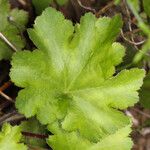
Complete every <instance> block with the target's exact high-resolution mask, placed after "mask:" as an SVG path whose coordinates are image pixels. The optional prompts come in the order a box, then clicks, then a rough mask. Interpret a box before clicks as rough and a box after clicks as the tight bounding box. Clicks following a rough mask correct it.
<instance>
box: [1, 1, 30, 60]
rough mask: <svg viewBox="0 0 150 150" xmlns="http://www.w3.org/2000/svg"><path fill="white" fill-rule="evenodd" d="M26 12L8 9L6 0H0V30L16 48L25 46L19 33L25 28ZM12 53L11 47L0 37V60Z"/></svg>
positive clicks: (19, 48) (8, 5) (7, 57)
mask: <svg viewBox="0 0 150 150" xmlns="http://www.w3.org/2000/svg"><path fill="white" fill-rule="evenodd" d="M27 18H28V16H27V13H26V12H25V11H23V10H18V9H12V10H11V9H10V4H9V1H8V0H0V22H1V24H0V32H1V33H2V34H3V35H4V36H5V38H7V40H8V41H9V42H10V43H11V44H13V45H14V46H15V47H16V48H17V49H18V50H21V49H22V48H24V46H25V41H24V39H22V37H21V33H22V32H23V31H24V30H25V25H26V23H27V20H28V19H27ZM11 55H12V50H11V48H10V47H9V46H8V45H7V44H6V43H5V42H4V41H3V40H2V39H0V60H1V59H9V58H10V57H11Z"/></svg>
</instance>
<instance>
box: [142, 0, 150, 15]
mask: <svg viewBox="0 0 150 150" xmlns="http://www.w3.org/2000/svg"><path fill="white" fill-rule="evenodd" d="M143 7H144V11H145V13H146V14H147V16H148V17H150V0H143Z"/></svg>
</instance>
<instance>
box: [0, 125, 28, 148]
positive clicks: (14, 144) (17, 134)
mask: <svg viewBox="0 0 150 150" xmlns="http://www.w3.org/2000/svg"><path fill="white" fill-rule="evenodd" d="M21 137H22V135H21V130H20V127H19V126H14V127H12V126H11V125H10V124H8V123H5V124H4V125H3V127H2V130H1V132H0V150H27V147H26V146H25V145H24V144H22V143H20V140H21Z"/></svg>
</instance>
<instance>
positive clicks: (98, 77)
mask: <svg viewBox="0 0 150 150" xmlns="http://www.w3.org/2000/svg"><path fill="white" fill-rule="evenodd" d="M121 26H122V22H121V17H120V16H119V15H117V16H115V17H113V18H112V19H110V18H107V17H103V18H99V19H97V18H95V16H94V15H93V14H91V13H87V14H85V16H83V17H82V18H81V20H80V24H76V25H75V27H74V26H73V25H72V22H70V21H68V20H66V19H65V18H64V16H63V15H62V14H61V13H60V12H57V11H56V10H54V9H52V8H47V9H46V10H45V11H44V12H43V14H42V15H41V16H40V17H38V18H37V19H36V21H35V25H34V29H30V30H29V36H30V38H31V39H32V41H33V42H34V44H35V45H36V46H37V48H38V49H37V50H35V51H33V52H29V51H24V52H17V53H16V54H14V55H13V59H12V68H11V73H10V76H11V79H12V81H13V82H14V83H15V84H16V85H17V86H19V87H22V88H24V89H23V90H21V91H20V92H19V94H18V97H17V100H16V107H17V108H18V110H19V112H20V113H23V114H24V115H25V116H26V117H32V116H35V115H36V117H37V118H38V120H39V121H40V122H41V123H42V124H48V127H49V130H50V131H51V132H52V133H53V134H54V135H53V136H52V137H50V140H48V143H49V144H50V146H52V148H53V149H54V150H60V149H71V150H76V149H87V148H88V147H89V146H92V147H91V149H93V150H95V149H99V150H105V149H106V150H108V148H107V147H106V148H103V147H104V146H103V145H104V143H105V142H106V143H105V144H106V145H108V143H107V141H109V140H110V139H111V138H113V139H114V141H113V140H112V142H111V143H110V144H111V145H112V147H113V150H120V149H119V148H121V150H129V148H130V147H131V146H132V144H131V143H132V142H131V140H130V138H128V135H129V132H130V126H131V123H130V119H129V118H128V117H126V116H125V115H124V114H123V113H122V112H121V111H119V110H118V109H126V108H127V107H128V106H133V105H134V103H136V102H137V101H138V93H137V90H138V89H139V88H140V86H141V85H142V80H143V77H144V74H145V73H144V71H143V70H140V69H132V70H124V71H122V72H120V73H119V74H118V75H117V76H113V74H114V73H115V66H117V65H118V64H120V63H121V62H122V57H123V56H124V53H125V50H124V47H123V46H122V45H121V44H119V43H116V42H114V41H115V39H116V37H117V35H118V33H119V32H120V28H121ZM118 137H121V138H120V140H118ZM51 139H52V140H51ZM70 139H72V140H70ZM101 141H104V143H103V142H102V143H100V142H101ZM116 142H117V143H116ZM77 143H81V144H77ZM95 143H97V144H98V146H97V144H95ZM120 144H122V147H120V146H119V145H120ZM126 144H128V145H127V146H126ZM109 146H110V145H108V147H109ZM93 147H94V148H93ZM95 147H96V148H95Z"/></svg>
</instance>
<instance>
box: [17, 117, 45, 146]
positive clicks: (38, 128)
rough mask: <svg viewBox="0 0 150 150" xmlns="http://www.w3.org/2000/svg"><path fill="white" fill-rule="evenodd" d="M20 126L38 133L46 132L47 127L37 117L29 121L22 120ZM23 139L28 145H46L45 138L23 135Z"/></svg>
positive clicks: (24, 129)
mask: <svg viewBox="0 0 150 150" xmlns="http://www.w3.org/2000/svg"><path fill="white" fill-rule="evenodd" d="M20 128H21V130H22V131H23V132H29V133H33V134H38V135H44V134H46V127H45V126H42V125H41V124H40V123H39V121H38V120H36V119H35V118H30V119H29V120H27V121H23V122H21V125H20ZM22 141H23V142H24V143H25V144H27V145H32V146H37V147H38V148H39V147H45V146H46V141H45V139H38V138H34V137H29V136H23V138H22Z"/></svg>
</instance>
